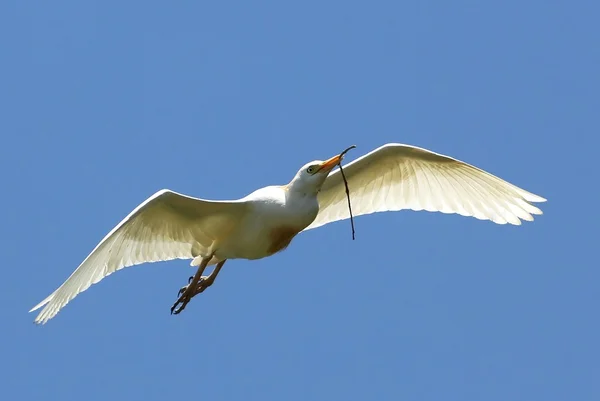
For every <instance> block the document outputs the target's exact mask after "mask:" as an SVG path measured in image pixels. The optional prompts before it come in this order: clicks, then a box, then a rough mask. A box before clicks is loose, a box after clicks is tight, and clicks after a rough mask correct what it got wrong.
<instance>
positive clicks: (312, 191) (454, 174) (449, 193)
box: [31, 144, 545, 323]
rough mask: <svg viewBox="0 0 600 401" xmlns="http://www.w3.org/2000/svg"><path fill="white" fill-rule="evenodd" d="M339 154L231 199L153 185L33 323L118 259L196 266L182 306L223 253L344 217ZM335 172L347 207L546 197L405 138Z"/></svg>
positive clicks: (251, 251) (255, 251)
mask: <svg viewBox="0 0 600 401" xmlns="http://www.w3.org/2000/svg"><path fill="white" fill-rule="evenodd" d="M344 153H345V152H343V153H341V154H339V155H337V156H334V157H332V158H330V159H328V160H326V161H314V162H311V163H308V164H306V165H304V166H303V167H302V168H301V169H300V170H299V171H298V172H297V173H296V175H295V176H294V178H293V179H292V180H291V181H290V182H289V183H288V184H287V185H283V186H268V187H264V188H261V189H258V190H256V191H254V192H252V193H251V194H249V195H247V196H245V197H243V198H241V199H239V200H232V201H214V200H206V199H199V198H193V197H190V196H186V195H183V194H179V193H176V192H173V191H170V190H161V191H158V192H157V193H155V194H154V195H152V196H151V197H149V198H148V199H147V200H146V201H144V202H142V203H141V204H140V205H139V206H138V207H137V208H135V209H134V210H133V211H132V212H131V213H130V214H129V215H128V216H127V217H125V219H123V220H122V221H121V222H120V223H119V224H118V225H117V226H116V227H115V228H114V229H113V230H111V231H110V232H109V233H108V234H107V235H106V236H105V237H104V239H103V240H102V241H100V243H99V244H98V245H97V246H96V248H94V249H93V250H92V252H91V253H90V254H89V255H88V256H87V258H85V259H84V261H83V262H82V263H81V264H80V265H79V267H78V268H77V269H76V270H75V271H74V272H73V274H71V276H70V277H69V278H68V279H67V280H66V281H65V282H64V283H63V284H62V285H61V286H60V287H59V288H58V289H56V291H54V292H53V293H52V294H50V295H49V296H48V297H46V298H45V299H44V300H43V301H42V302H40V303H39V304H38V305H36V306H35V307H34V308H32V309H31V311H34V310H36V309H38V308H41V307H44V308H43V309H42V311H41V312H40V313H39V315H38V316H37V318H36V320H35V321H36V323H45V322H47V321H48V320H49V319H51V318H53V317H54V316H55V315H56V314H57V313H58V312H59V311H60V310H61V309H62V308H63V307H64V306H65V305H66V304H67V303H68V302H69V301H70V300H71V299H73V298H74V297H75V296H77V294H79V293H81V292H83V291H85V290H86V289H87V288H89V287H90V286H91V285H92V284H95V283H97V282H99V281H100V280H102V279H103V278H105V277H107V276H109V275H110V274H112V273H114V272H115V271H118V270H120V269H122V268H124V267H128V266H133V265H138V264H142V263H147V262H157V261H166V260H173V259H191V265H192V266H198V270H197V272H196V275H195V276H194V277H193V279H192V281H191V282H190V283H189V284H188V285H187V286H185V287H184V288H182V289H181V290H180V294H181V296H180V297H179V299H178V301H177V302H176V303H175V305H173V307H172V308H171V311H172V312H173V311H174V310H175V313H179V312H181V310H183V308H184V307H185V305H186V304H187V303H188V302H189V300H190V299H191V298H192V297H193V296H195V295H196V294H198V293H200V292H202V291H204V290H205V289H206V288H208V286H210V285H211V284H212V283H213V282H214V280H215V278H216V276H217V274H218V273H219V271H220V269H221V267H222V266H223V264H224V263H225V261H226V260H228V259H249V260H256V259H261V258H264V257H268V256H271V255H273V254H275V253H277V252H280V251H282V250H283V249H285V248H286V247H287V246H288V245H289V244H290V242H291V241H292V240H293V238H294V237H295V236H296V235H297V234H298V233H300V232H303V231H307V230H310V229H313V228H316V227H320V226H322V225H325V224H328V223H331V222H335V221H338V220H344V219H346V218H348V217H350V214H349V210H348V204H347V203H346V201H347V199H346V187H345V185H344V180H343V178H342V174H341V171H340V169H338V170H336V171H334V172H331V171H332V169H333V168H334V167H335V166H336V165H339V164H340V162H341V160H342V157H343V154H344ZM344 172H345V176H346V177H347V184H348V188H349V193H350V197H351V199H352V211H353V213H354V215H355V216H360V215H365V214H370V213H377V212H385V211H397V210H402V209H412V210H427V211H439V212H442V213H456V214H460V215H463V216H472V217H475V218H477V219H480V220H490V221H492V222H494V223H497V224H506V223H509V224H513V225H520V224H521V220H526V221H531V220H533V216H532V215H536V214H537V215H539V214H542V211H541V210H540V209H538V208H537V207H536V206H533V205H532V203H533V202H544V201H545V199H544V198H542V197H540V196H537V195H534V194H532V193H530V192H528V191H525V190H523V189H521V188H519V187H517V186H515V185H513V184H510V183H508V182H506V181H504V180H502V179H500V178H498V177H496V176H494V175H492V174H490V173H488V172H485V171H483V170H481V169H479V168H477V167H474V166H472V165H470V164H467V163H465V162H462V161H460V160H457V159H454V158H452V157H449V156H444V155H441V154H438V153H435V152H431V151H429V150H426V149H422V148H418V147H415V146H410V145H403V144H387V145H384V146H381V147H380V148H377V149H375V150H373V151H372V152H370V153H368V154H366V155H364V156H362V157H360V158H358V159H356V160H354V161H353V162H351V163H349V164H348V165H347V166H346V167H345V168H344ZM210 265H216V266H215V268H214V270H213V272H212V273H211V274H210V275H209V276H202V273H203V271H204V269H205V268H206V267H207V266H210ZM180 304H181V306H179V305H180ZM178 306H179V309H175V308H176V307H178Z"/></svg>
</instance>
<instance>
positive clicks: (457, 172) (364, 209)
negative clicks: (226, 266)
mask: <svg viewBox="0 0 600 401" xmlns="http://www.w3.org/2000/svg"><path fill="white" fill-rule="evenodd" d="M344 174H345V175H346V178H347V180H348V188H349V192H350V200H351V203H352V213H353V214H354V215H355V216H360V215H363V214H370V213H375V212H385V211H395V210H402V209H412V210H427V211H432V212H433V211H439V212H443V213H458V214H460V215H463V216H473V217H476V218H477V219H481V220H491V221H493V222H495V223H498V224H506V223H510V224H515V225H519V224H521V219H523V220H533V216H532V214H542V212H541V210H540V209H538V208H537V207H535V206H533V205H532V204H531V202H544V201H545V199H544V198H542V197H540V196H537V195H534V194H532V193H530V192H527V191H525V190H523V189H521V188H519V187H517V186H515V185H512V184H510V183H508V182H506V181H504V180H502V179H500V178H498V177H496V176H494V175H492V174H490V173H488V172H485V171H483V170H481V169H479V168H477V167H474V166H472V165H470V164H467V163H465V162H462V161H460V160H457V159H454V158H452V157H449V156H444V155H441V154H439V153H435V152H431V151H429V150H426V149H422V148H418V147H415V146H410V145H403V144H387V145H384V146H382V147H380V148H378V149H375V150H373V151H372V152H370V153H367V154H366V155H364V156H362V157H360V158H358V159H356V160H354V161H352V162H351V163H349V164H348V165H347V166H345V167H344ZM318 200H319V208H320V210H319V214H318V215H317V217H316V219H315V220H314V221H313V223H312V224H311V225H310V226H308V227H307V228H306V229H305V230H309V229H312V228H315V227H319V226H322V225H324V224H327V223H331V222H334V221H338V220H343V219H348V218H349V217H350V214H349V211H348V203H347V199H346V192H345V186H344V182H343V179H342V175H341V174H340V170H339V169H337V170H335V171H333V172H332V173H331V174H330V175H329V176H328V177H327V179H326V181H325V183H324V184H323V187H322V188H321V191H320V192H319V195H318Z"/></svg>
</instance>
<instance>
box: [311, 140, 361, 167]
mask: <svg viewBox="0 0 600 401" xmlns="http://www.w3.org/2000/svg"><path fill="white" fill-rule="evenodd" d="M355 147H356V146H355V145H352V146H350V147H349V148H347V149H346V150H344V151H343V152H342V153H340V154H339V155H337V156H333V157H332V158H331V159H329V160H325V161H324V162H323V163H321V167H319V171H321V170H325V172H327V173H328V172H330V171H331V170H332V169H333V168H334V167H335V166H337V165H338V164H340V163H341V161H342V159H343V158H344V155H346V153H347V152H348V151H349V150H350V149H354V148H355Z"/></svg>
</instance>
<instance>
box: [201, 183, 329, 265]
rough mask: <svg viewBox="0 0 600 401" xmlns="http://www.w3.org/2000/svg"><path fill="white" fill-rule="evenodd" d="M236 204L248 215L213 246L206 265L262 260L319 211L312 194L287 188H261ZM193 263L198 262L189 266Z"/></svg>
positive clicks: (283, 247) (294, 234)
mask: <svg viewBox="0 0 600 401" xmlns="http://www.w3.org/2000/svg"><path fill="white" fill-rule="evenodd" d="M240 201H241V202H242V203H243V204H244V205H245V207H246V208H247V210H248V212H247V213H246V214H245V215H244V217H243V218H242V219H241V220H240V221H239V224H238V225H236V227H235V228H234V229H233V230H232V232H231V233H230V234H229V235H227V236H224V237H223V238H222V239H220V241H219V242H218V243H217V244H215V248H214V249H215V255H214V257H213V259H212V260H211V261H210V262H209V264H208V265H211V264H216V263H218V262H220V261H222V260H225V259H249V260H256V259H262V258H264V257H267V256H271V255H273V254H275V253H277V252H279V251H282V250H283V249H285V248H286V247H287V246H288V245H289V244H290V242H291V240H292V239H293V238H294V237H295V236H296V235H297V234H298V233H300V232H301V231H302V230H304V229H305V228H306V227H308V226H309V225H310V223H312V222H313V221H314V219H315V217H317V213H318V212H319V202H318V201H317V194H316V193H302V192H300V191H295V190H294V189H293V188H290V187H289V186H269V187H265V188H261V189H259V190H257V191H255V192H253V193H251V194H250V195H248V196H246V197H244V198H242V199H241V200H240ZM248 233H252V235H248ZM196 263H199V261H196V262H192V265H196Z"/></svg>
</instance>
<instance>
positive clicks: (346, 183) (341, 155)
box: [338, 145, 356, 241]
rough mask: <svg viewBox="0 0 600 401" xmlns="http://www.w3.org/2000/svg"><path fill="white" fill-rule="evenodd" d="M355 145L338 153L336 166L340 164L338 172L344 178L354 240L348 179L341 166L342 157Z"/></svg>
mask: <svg viewBox="0 0 600 401" xmlns="http://www.w3.org/2000/svg"><path fill="white" fill-rule="evenodd" d="M355 147H356V146H355V145H352V146H350V147H349V148H348V149H346V150H344V151H343V152H342V153H341V154H340V161H339V163H338V166H340V173H342V178H343V179H344V185H345V186H346V197H347V198H348V210H349V211H350V225H351V226H352V240H353V241H354V239H355V238H354V218H353V217H352V204H351V203H350V190H349V189H348V181H347V180H346V175H345V174H344V169H343V168H342V158H343V157H344V155H345V154H346V152H348V151H349V150H350V149H354V148H355Z"/></svg>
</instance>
